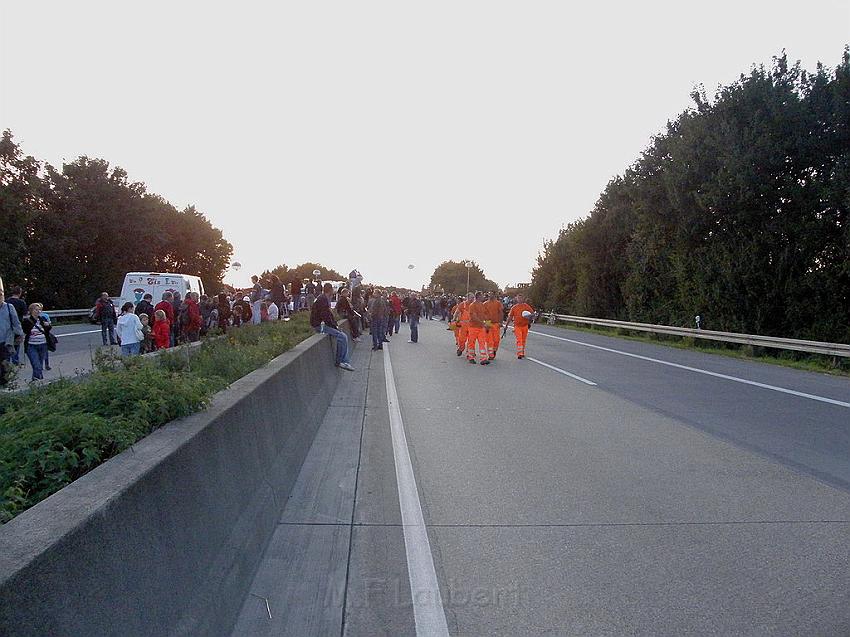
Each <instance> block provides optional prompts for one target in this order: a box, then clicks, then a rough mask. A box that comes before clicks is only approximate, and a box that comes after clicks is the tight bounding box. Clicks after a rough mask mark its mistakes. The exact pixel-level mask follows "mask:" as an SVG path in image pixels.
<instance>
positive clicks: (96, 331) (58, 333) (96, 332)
mask: <svg viewBox="0 0 850 637" xmlns="http://www.w3.org/2000/svg"><path fill="white" fill-rule="evenodd" d="M80 334H100V330H88V331H87V332H71V333H70V334H63V333H61V332H56V336H79V335H80Z"/></svg>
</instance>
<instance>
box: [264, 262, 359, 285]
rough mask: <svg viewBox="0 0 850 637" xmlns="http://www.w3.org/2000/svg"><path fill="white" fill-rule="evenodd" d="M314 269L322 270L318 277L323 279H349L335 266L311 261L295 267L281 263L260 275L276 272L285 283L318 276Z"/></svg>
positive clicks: (265, 276)
mask: <svg viewBox="0 0 850 637" xmlns="http://www.w3.org/2000/svg"><path fill="white" fill-rule="evenodd" d="M313 270H320V271H321V272H322V274H321V275H319V277H318V278H319V279H321V280H322V281H347V280H348V277H347V276H343V275H342V274H340V273H339V272H337V271H336V270H334V269H333V268H328V267H326V266H324V265H322V264H321V263H312V262H310V261H308V262H307V263H302V264H300V265H297V266H295V267H294V268H290V267H288V266H287V265H286V264H282V265H279V266H277V267H276V268H274V269H273V270H266V271H265V272H263V273H262V274H261V275H260V278H261V279H267V278H268V276H269V275H270V274H276V275H277V276H278V277H279V278H280V280H281V281H283V282H284V283H285V282H287V281H294V280H296V279H297V280H298V281H303V280H304V279H315V278H316V277H314V276H313Z"/></svg>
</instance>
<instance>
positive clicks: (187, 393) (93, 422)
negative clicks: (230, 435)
mask: <svg viewBox="0 0 850 637" xmlns="http://www.w3.org/2000/svg"><path fill="white" fill-rule="evenodd" d="M312 333H313V332H312V330H311V329H310V326H309V323H308V322H307V319H306V317H304V316H299V317H296V318H295V319H293V320H292V321H289V322H283V321H280V322H277V323H273V324H272V323H267V324H263V325H259V326H246V327H241V328H239V329H233V330H231V331H229V332H228V334H227V335H226V336H225V337H223V338H217V339H210V340H208V341H206V342H204V343H203V344H202V345H201V346H200V347H196V348H193V349H192V351H191V355H187V350H186V349H177V350H175V351H174V352H166V353H164V354H163V355H161V356H158V357H155V358H150V359H142V358H139V357H135V358H130V359H123V360H122V361H121V364H119V365H117V366H116V365H115V364H114V362H109V363H108V364H107V363H106V362H104V364H103V365H102V366H101V367H100V368H99V369H98V370H97V371H96V372H94V373H93V374H92V375H91V376H90V377H89V378H88V379H87V380H86V381H85V382H78V383H75V382H71V381H57V382H54V383H50V384H48V385H44V386H42V387H36V388H33V389H32V390H31V391H29V392H28V393H25V394H18V395H10V396H6V397H2V398H0V523H5V522H8V521H9V520H11V519H12V518H13V517H15V516H16V515H18V514H19V513H21V512H23V511H24V510H26V509H28V508H29V507H31V506H33V505H34V504H37V503H38V502H40V501H41V500H43V499H45V498H46V497H48V496H49V495H51V494H52V493H55V492H56V491H58V490H59V489H61V488H62V487H64V486H65V485H67V484H69V483H71V482H73V481H74V480H76V479H77V478H79V477H81V476H82V475H84V474H86V473H88V472H89V471H91V470H92V469H94V468H95V467H96V466H98V465H99V464H101V463H102V462H105V461H106V460H108V459H109V458H111V457H112V456H114V455H116V454H118V453H120V452H121V451H123V450H125V449H127V448H128V447H130V446H131V445H132V444H133V443H135V442H137V441H138V440H140V439H141V438H144V437H145V436H146V435H148V434H149V433H151V432H152V431H153V430H155V429H157V428H158V427H161V426H162V425H164V424H165V423H167V422H169V421H171V420H174V419H175V418H180V417H183V416H187V415H189V414H191V413H194V412H197V411H200V410H202V409H204V408H206V406H207V405H208V404H209V402H210V400H211V398H212V396H213V394H214V393H215V392H217V391H219V390H221V389H223V388H224V387H226V386H227V385H228V384H229V383H231V382H233V381H235V380H237V379H239V378H241V377H242V376H244V375H245V374H247V373H249V372H251V371H253V370H255V369H257V368H259V367H262V366H263V365H265V364H266V363H268V362H269V361H270V360H271V359H273V358H274V357H276V356H278V355H280V354H282V353H283V352H285V351H286V350H288V349H290V348H292V347H293V346H295V345H297V344H298V343H300V342H301V341H303V340H304V339H305V338H307V337H308V336H310V335H311V334H312Z"/></svg>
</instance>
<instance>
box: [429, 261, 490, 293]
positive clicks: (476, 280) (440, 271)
mask: <svg viewBox="0 0 850 637" xmlns="http://www.w3.org/2000/svg"><path fill="white" fill-rule="evenodd" d="M464 263H465V262H463V261H444V262H443V263H441V264H440V265H438V266H437V267H436V269H435V270H434V273H433V274H432V275H431V283H430V286H429V287H431V289H434V288H436V287H438V286H439V287H440V288H442V289H443V290H445V291H446V292H447V293H449V294H465V293H466V289H467V286H466V281H467V267H466V265H464ZM471 263H472V267H471V268H469V274H468V276H469V290H470V291H472V292H474V291H476V290H481V291H483V292H498V291H499V286H498V285H497V284H496V283H494V282H493V281H490V280H489V279H488V278H487V277H486V276H484V270H482V269H481V267H480V266H479V265H478V264H477V263H475V261H471Z"/></svg>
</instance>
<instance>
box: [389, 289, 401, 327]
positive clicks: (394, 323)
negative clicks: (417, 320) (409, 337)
mask: <svg viewBox="0 0 850 637" xmlns="http://www.w3.org/2000/svg"><path fill="white" fill-rule="evenodd" d="M390 307H391V308H392V316H391V317H390V323H389V326H388V327H387V333H389V334H392V333H393V329H395V333H396V334H398V332H399V330H400V329H401V313H402V304H401V299H400V298H399V296H398V294H396V293H395V292H393V293H392V294H391V295H390Z"/></svg>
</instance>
